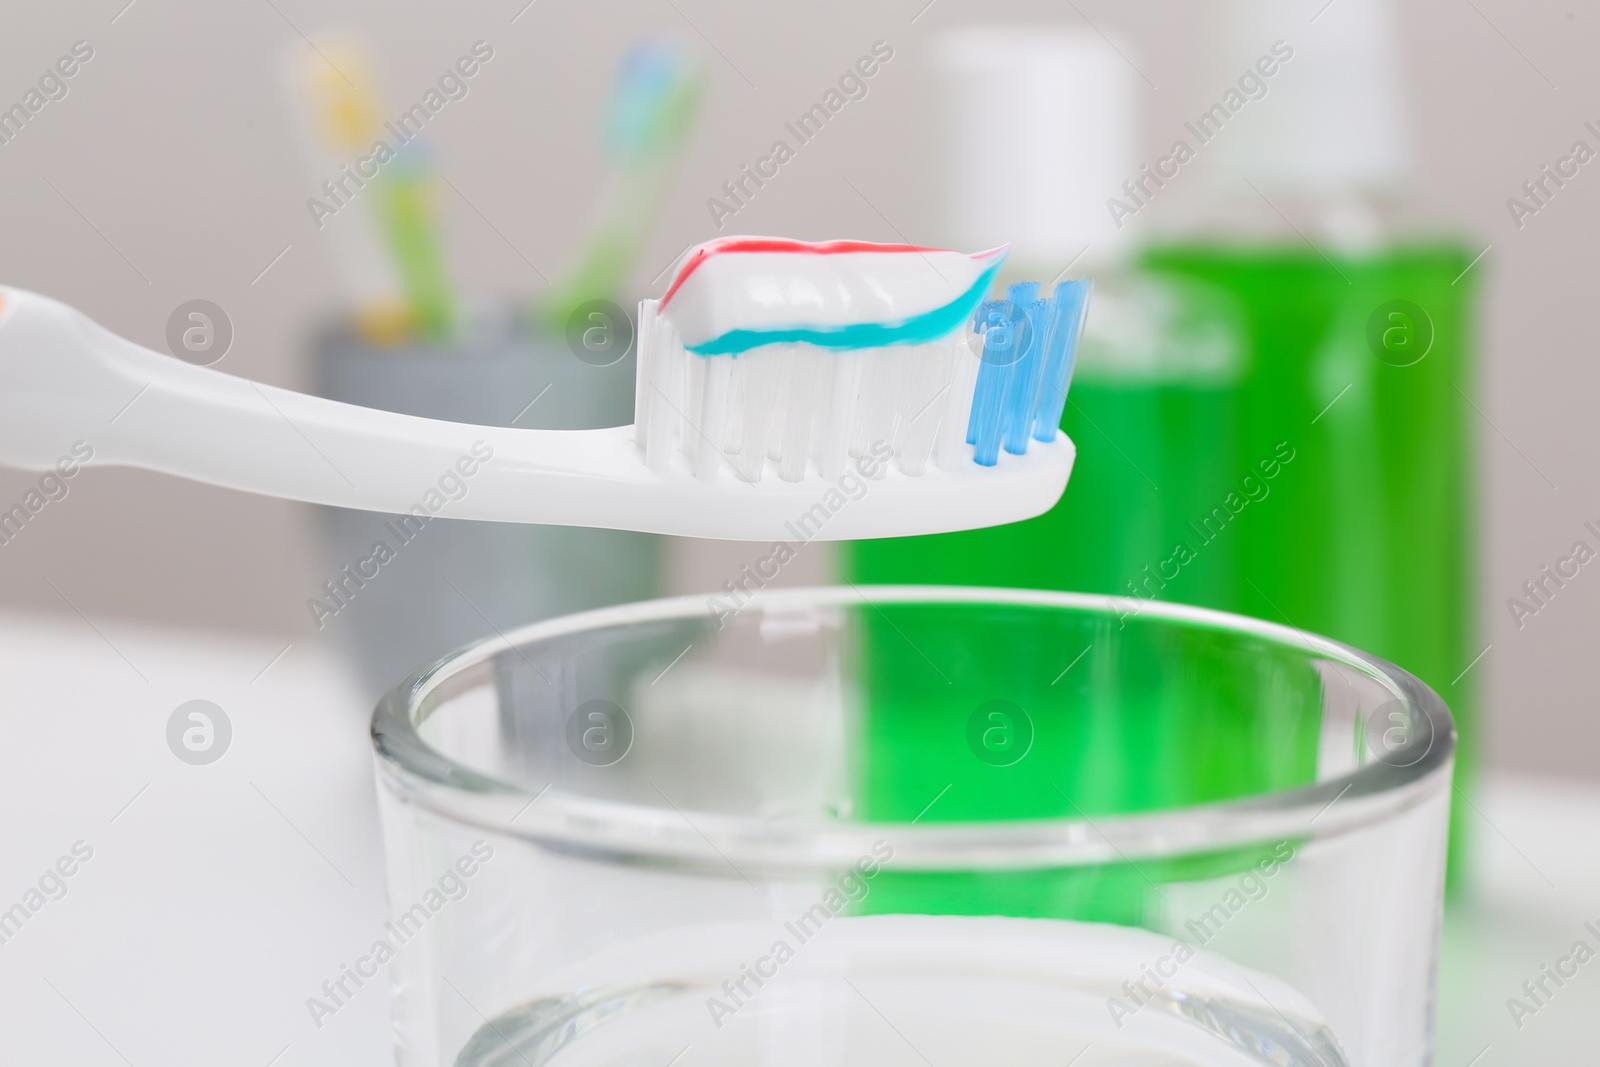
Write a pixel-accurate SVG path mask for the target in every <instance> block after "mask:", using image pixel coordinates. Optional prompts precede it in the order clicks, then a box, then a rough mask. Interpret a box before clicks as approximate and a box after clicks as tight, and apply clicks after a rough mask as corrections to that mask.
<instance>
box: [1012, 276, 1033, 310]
mask: <svg viewBox="0 0 1600 1067" xmlns="http://www.w3.org/2000/svg"><path fill="white" fill-rule="evenodd" d="M1037 299H1039V283H1038V282H1012V283H1011V284H1010V285H1008V286H1006V300H1008V301H1009V302H1011V303H1013V304H1015V305H1016V306H1017V307H1019V308H1020V307H1026V306H1027V305H1029V304H1031V303H1033V302H1034V301H1035V300H1037Z"/></svg>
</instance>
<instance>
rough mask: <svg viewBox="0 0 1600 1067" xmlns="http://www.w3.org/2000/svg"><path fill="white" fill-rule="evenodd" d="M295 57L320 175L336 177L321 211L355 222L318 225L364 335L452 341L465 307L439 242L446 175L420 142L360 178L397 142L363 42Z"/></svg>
mask: <svg viewBox="0 0 1600 1067" xmlns="http://www.w3.org/2000/svg"><path fill="white" fill-rule="evenodd" d="M295 53H296V57H297V59H296V63H297V69H296V72H295V73H296V76H297V78H296V80H297V81H298V83H299V85H300V88H301V91H302V92H303V94H304V96H305V99H306V103H307V104H308V105H309V108H307V109H300V108H296V109H295V113H296V114H297V115H299V116H301V122H300V125H301V126H302V127H303V128H304V129H303V139H304V140H305V141H306V143H307V146H308V157H309V159H310V160H311V163H312V165H313V167H314V168H315V170H314V173H315V175H316V177H317V178H319V179H328V180H327V181H325V182H324V185H323V188H322V190H321V191H320V195H319V197H318V198H317V199H318V203H319V205H320V207H321V209H322V210H324V211H330V213H333V214H337V215H353V216H355V217H345V218H335V219H331V220H329V219H326V218H318V228H319V229H326V230H327V231H329V233H328V236H329V237H330V239H331V240H332V242H333V248H334V252H335V254H336V256H337V257H338V259H339V262H340V265H341V267H342V269H343V271H344V273H345V275H346V282H347V284H348V285H349V286H350V288H351V289H352V291H353V293H354V296H355V298H356V308H357V311H356V325H357V327H358V329H359V330H360V331H361V333H362V334H363V335H364V336H365V337H366V338H367V339H368V340H370V341H373V342H374V343H380V344H383V343H388V344H392V343H395V342H397V341H400V340H403V339H404V338H405V337H406V336H407V335H408V334H410V333H411V332H412V331H413V330H415V331H416V332H419V333H421V334H422V335H423V336H425V337H429V338H432V339H440V338H443V337H446V336H448V335H449V333H450V332H451V330H452V329H453V327H454V323H455V300H454V296H453V294H452V291H451V287H450V284H449V280H448V275H447V272H446V270H445V267H444V255H443V252H442V251H441V248H440V241H439V237H438V225H437V221H436V215H437V211H436V203H437V201H438V198H439V181H438V175H437V172H436V167H435V165H434V162H433V158H432V155H431V153H430V151H429V149H428V148H427V145H426V142H425V141H424V140H423V139H422V138H421V137H420V136H414V137H413V138H412V139H411V140H409V141H405V142H402V143H401V144H400V146H399V147H398V148H390V149H389V153H390V155H389V156H386V157H384V159H385V161H384V162H382V163H381V169H380V170H379V171H378V173H377V174H375V175H368V176H367V177H365V178H364V179H363V178H360V177H359V175H356V176H352V173H351V163H352V161H354V160H357V159H358V158H360V157H362V156H366V155H369V154H370V153H371V152H372V150H373V147H374V145H376V144H378V143H380V142H382V143H384V144H386V145H387V144H388V142H389V140H390V138H391V136H392V135H391V134H390V132H389V131H388V130H386V129H384V128H383V126H382V125H380V123H381V122H382V106H381V101H380V100H379V98H378V95H377V93H376V92H375V91H374V90H373V89H372V88H371V86H372V85H373V84H374V83H375V81H376V75H375V74H374V72H373V70H372V65H371V64H370V63H369V62H368V60H367V54H366V50H365V49H364V48H362V47H360V45H359V44H358V43H356V42H354V41H329V42H325V43H324V44H323V45H322V48H321V51H319V52H318V53H317V54H316V55H315V56H307V55H302V54H301V50H300V49H296V50H295ZM351 78H353V79H354V80H353V81H352V80H350V79H351ZM358 182H359V183H360V184H358ZM355 200H366V201H367V203H366V204H364V205H360V204H355V203H354V202H353V201H355ZM347 201H348V202H347ZM347 209H348V210H347ZM314 214H315V213H314ZM398 293H403V294H404V295H403V298H402V297H401V296H397V295H396V294H398Z"/></svg>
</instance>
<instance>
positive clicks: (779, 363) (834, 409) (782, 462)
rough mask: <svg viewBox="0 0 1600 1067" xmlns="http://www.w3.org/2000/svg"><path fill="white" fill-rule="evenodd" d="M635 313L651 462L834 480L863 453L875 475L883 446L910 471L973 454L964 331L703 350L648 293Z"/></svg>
mask: <svg viewBox="0 0 1600 1067" xmlns="http://www.w3.org/2000/svg"><path fill="white" fill-rule="evenodd" d="M639 320H640V321H639V334H638V337H639V346H640V351H639V384H638V386H637V388H636V391H635V396H636V414H635V420H636V423H637V426H638V437H637V440H638V441H639V443H640V448H641V449H642V451H643V452H644V457H645V462H646V463H647V464H648V465H649V466H650V467H651V468H652V469H655V470H662V471H665V470H669V469H671V468H673V467H674V466H676V465H681V466H683V467H687V469H688V470H689V471H690V472H692V473H693V475H694V476H695V477H697V478H702V479H714V478H716V477H719V476H726V475H728V474H730V473H731V474H732V475H733V476H735V477H738V478H741V479H743V480H745V481H749V482H758V481H760V480H761V479H762V478H763V477H764V476H767V475H775V476H776V477H778V478H781V479H783V480H784V481H790V482H797V481H801V480H804V479H805V478H807V477H821V478H825V479H828V480H834V479H837V478H839V477H841V476H842V475H843V474H844V473H845V471H846V470H849V469H852V468H854V467H856V466H857V463H855V462H852V457H854V458H855V459H856V460H857V461H858V462H859V461H861V460H864V459H866V458H868V457H870V458H871V461H872V466H871V467H870V468H868V469H870V470H871V471H872V476H873V477H883V476H884V473H885V472H886V470H887V468H888V467H889V466H890V464H887V463H883V462H880V461H879V460H880V458H881V455H882V451H883V448H884V446H888V447H889V448H890V449H892V450H893V453H894V455H895V460H894V461H893V465H894V466H895V467H896V468H897V469H898V470H899V471H900V472H902V473H904V474H906V475H909V476H911V477H917V476H920V475H922V474H923V473H925V472H926V471H927V469H928V467H929V466H930V465H932V464H935V463H936V464H937V465H938V466H939V467H940V468H942V469H955V468H956V466H957V464H959V463H963V462H967V463H970V462H971V448H970V446H968V445H967V443H966V431H967V413H968V411H969V410H970V408H971V405H972V394H973V389H974V387H975V384H976V381H977V363H978V361H977V358H976V357H975V356H974V355H973V353H972V350H971V348H970V347H969V345H968V344H967V343H966V341H965V337H964V334H962V333H959V332H958V333H956V334H952V335H951V336H949V337H946V338H941V339H939V340H937V341H933V342H930V343H928V344H922V345H893V346H888V347H885V348H874V349H863V350H858V351H848V352H835V351H830V350H827V349H823V348H818V347H816V346H814V345H808V344H774V345H767V346H764V347H762V348H758V349H754V350H752V351H750V352H745V353H742V354H740V355H738V356H737V357H735V356H700V355H697V354H695V353H693V352H690V351H689V350H688V349H686V348H685V347H684V346H683V343H682V340H681V339H680V338H679V336H678V333H677V331H676V330H675V329H674V328H673V326H672V324H671V323H670V322H669V321H668V320H666V319H664V318H662V317H661V315H660V313H659V307H658V305H657V302H656V301H653V300H646V301H643V302H642V303H641V304H640V305H639ZM680 455H681V456H682V457H683V458H682V459H681V460H680V459H678V458H677V457H678V456H680ZM725 460H726V463H724V461H725ZM861 465H862V466H866V464H865V463H862V464H861Z"/></svg>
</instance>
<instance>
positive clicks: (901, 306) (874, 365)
mask: <svg viewBox="0 0 1600 1067" xmlns="http://www.w3.org/2000/svg"><path fill="white" fill-rule="evenodd" d="M1005 254H1006V249H1004V248H999V249H993V250H991V251H987V252H979V253H976V254H971V255H968V254H964V253H959V252H951V251H946V250H943V249H934V248H923V247H919V246H913V245H882V244H871V243H867V242H860V241H830V242H823V243H817V244H808V243H804V242H799V241H789V240H783V239H775V238H758V237H730V238H724V239H720V240H716V241H711V242H708V243H706V244H703V245H700V246H698V247H697V248H695V249H693V250H691V251H690V252H689V253H688V254H687V255H686V257H685V258H684V260H683V263H682V265H681V266H680V268H679V269H678V271H677V273H676V274H675V276H674V277H673V280H672V282H671V284H670V285H669V286H668V288H667V291H666V293H665V294H664V295H663V296H662V298H661V299H660V300H659V301H656V300H646V301H644V302H643V303H642V304H641V305H640V312H639V369H638V385H637V394H636V405H635V417H636V436H635V440H636V443H637V444H638V446H639V448H640V450H641V451H642V453H643V455H644V459H645V463H646V464H647V465H648V466H649V467H650V468H651V469H653V470H655V471H657V472H660V473H662V474H668V475H671V474H677V475H679V476H683V477H688V476H690V475H692V476H693V477H695V478H697V479H699V480H702V481H717V480H722V479H734V480H737V481H742V482H744V483H747V484H749V485H751V486H756V485H757V484H758V483H762V482H763V481H764V480H765V481H766V482H767V484H771V480H772V479H771V478H770V477H769V476H771V475H775V476H776V479H777V480H778V481H779V482H787V483H796V484H803V483H808V482H809V483H815V484H816V485H819V486H820V485H825V484H827V483H831V482H834V481H836V480H838V479H840V478H841V477H844V476H846V475H847V474H848V473H850V472H851V471H855V472H856V473H861V474H864V476H866V477H869V478H873V479H885V478H888V479H892V480H896V479H901V478H902V477H903V478H904V479H928V480H929V481H928V483H927V484H926V486H925V487H923V488H925V489H926V491H928V492H929V493H940V492H944V493H951V494H954V495H952V496H950V497H949V498H948V499H949V501H950V502H951V503H952V505H953V507H954V508H955V509H960V508H964V507H966V506H967V505H968V504H973V505H974V506H976V500H975V498H964V497H963V496H962V493H963V492H964V491H968V490H972V489H975V488H977V487H980V486H981V483H982V481H983V479H984V478H989V479H1001V484H1002V486H1005V485H1009V486H1011V487H1012V488H1013V489H1015V490H1016V492H1017V493H1018V494H1019V495H1018V496H1017V497H1016V501H1017V503H1018V506H1017V507H1015V508H1011V509H1008V510H1009V511H1010V512H1011V513H1010V514H1008V515H1005V516H1001V515H998V514H996V513H994V512H992V511H991V512H990V513H988V514H983V513H979V512H976V511H974V512H971V513H969V514H968V515H966V516H964V517H962V518H961V519H956V518H955V516H954V515H953V514H952V516H951V517H950V519H949V520H947V524H946V525H943V526H942V528H944V529H961V528H967V527H971V526H980V525H992V524H994V523H995V522H1001V521H1015V520H1016V519H1019V518H1026V517H1029V516H1030V515H1034V514H1038V513H1040V512H1043V511H1045V510H1047V509H1048V508H1049V507H1050V506H1051V505H1053V504H1054V503H1055V500H1056V499H1057V498H1058V497H1059V496H1060V493H1061V490H1062V489H1063V488H1064V487H1065V484H1066V478H1067V474H1068V472H1069V471H1070V467H1071V462H1072V445H1071V442H1069V441H1066V439H1065V438H1062V437H1060V435H1059V433H1058V431H1057V425H1058V423H1059V421H1060V418H1061V411H1062V405H1063V404H1064V403H1065V397H1066V389H1067V385H1068V382H1069V380H1070V374H1071V367H1072V358H1073V352H1074V350H1075V348H1076V345H1077V341H1078V336H1079V332H1080V330H1081V327H1082V322H1083V318H1084V314H1085V311H1086V308H1087V303H1088V296H1089V287H1090V283H1089V282H1088V281H1068V282H1062V283H1061V284H1059V285H1058V286H1056V288H1055V291H1054V292H1053V293H1051V294H1050V295H1049V296H1047V297H1044V298H1042V299H1041V298H1040V296H1039V286H1038V284H1037V283H1028V284H1025V285H1023V286H1020V287H1019V286H1013V287H1012V288H1011V290H1010V291H1009V293H1008V299H1006V300H998V301H989V302H984V297H985V296H986V295H987V293H988V292H989V289H990V287H991V286H992V285H993V282H994V279H995V276H996V274H997V273H998V271H999V269H1000V265H1001V263H1002V262H1003V260H1004V258H1005ZM864 468H871V470H872V473H871V474H866V473H865V470H864ZM1029 479H1031V480H1032V481H1031V482H1030V483H1029V487H1028V488H1026V489H1024V488H1023V484H1024V482H1025V481H1028V480H1029ZM990 488H992V486H991V487H990ZM1024 497H1026V498H1027V501H1028V502H1027V504H1026V506H1022V503H1021V501H1022V500H1023V498H1024ZM986 506H987V505H986ZM1022 512H1025V514H1024V513H1022ZM909 532H916V531H915V530H913V531H909ZM839 536H846V535H843V534H841V535H839ZM854 536H874V535H873V534H870V533H868V534H858V535H854ZM880 536H881V535H880Z"/></svg>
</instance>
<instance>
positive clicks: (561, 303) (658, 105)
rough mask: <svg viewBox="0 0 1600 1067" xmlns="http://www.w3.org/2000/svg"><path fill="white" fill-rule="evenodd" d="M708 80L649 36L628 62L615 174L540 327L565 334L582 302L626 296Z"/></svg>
mask: <svg viewBox="0 0 1600 1067" xmlns="http://www.w3.org/2000/svg"><path fill="white" fill-rule="evenodd" d="M704 80H705V78H704V71H703V68H702V66H701V64H700V62H699V58H698V57H697V56H696V55H695V54H693V53H692V52H691V51H690V50H689V49H688V48H687V47H685V46H684V45H683V44H681V43H679V42H678V41H677V40H676V39H674V38H672V37H668V36H657V37H649V38H646V39H645V40H643V41H641V42H640V43H639V44H638V45H636V46H635V47H634V48H633V50H632V51H630V52H629V53H628V55H627V57H626V58H625V59H624V60H623V62H622V67H621V69H620V70H619V71H618V72H617V82H616V86H615V87H614V89H613V91H612V95H611V101H610V104H609V106H608V108H607V112H606V117H605V129H604V135H603V140H604V143H605V147H606V152H607V154H608V155H609V156H610V157H611V159H612V161H613V163H614V164H615V166H616V172H617V173H616V176H615V178H614V179H613V184H612V187H611V190H610V192H609V193H608V194H607V196H606V198H605V200H604V202H603V206H602V208H601V211H600V220H599V223H598V225H596V227H595V229H594V231H593V232H592V233H591V234H590V236H589V240H588V243H587V245H586V246H585V248H584V250H583V253H582V255H580V256H579V258H578V261H577V263H576V264H575V265H574V267H573V268H572V270H571V271H569V272H568V274H567V275H566V276H565V277H564V278H562V279H561V280H560V281H558V282H557V283H556V286H555V290H554V292H553V293H552V295H551V296H550V297H549V299H547V300H546V301H544V302H543V303H542V304H541V305H540V306H539V307H538V308H537V309H536V310H535V312H534V316H535V323H536V325H538V326H541V327H542V328H544V329H545V330H547V331H549V332H552V333H560V332H562V331H564V330H565V329H566V326H567V320H568V319H569V318H571V316H572V315H573V313H574V312H575V311H576V310H577V309H578V307H579V306H580V305H582V304H583V303H584V302H586V301H589V300H595V299H602V298H605V299H610V298H615V297H616V296H617V295H618V294H619V293H620V292H621V291H622V285H623V279H624V277H625V276H626V274H627V272H628V269H629V268H630V267H632V265H633V263H634V261H635V260H636V259H637V258H638V255H639V251H640V249H641V248H643V246H644V243H645V240H646V239H647V238H648V237H649V235H650V232H651V230H652V229H653V228H654V224H655V220H656V218H657V217H658V216H659V214H660V212H661V206H662V204H663V202H664V201H665V200H666V194H667V189H668V185H669V179H670V178H671V175H672V171H673V169H674V168H675V167H676V166H677V163H678V160H679V158H680V157H681V156H682V154H683V149H684V146H685V145H686V144H687V143H688V140H689V134H690V133H691V132H692V131H693V128H694V122H695V118H696V116H697V115H698V113H699V109H700V97H701V89H702V87H703V84H704Z"/></svg>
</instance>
